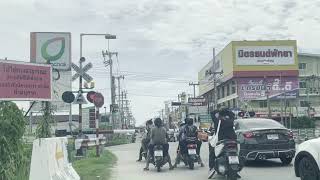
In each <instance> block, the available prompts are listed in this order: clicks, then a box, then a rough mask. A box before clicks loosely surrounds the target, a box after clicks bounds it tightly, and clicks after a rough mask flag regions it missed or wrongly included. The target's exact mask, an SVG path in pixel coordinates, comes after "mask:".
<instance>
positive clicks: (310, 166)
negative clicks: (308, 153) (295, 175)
mask: <svg viewBox="0 0 320 180" xmlns="http://www.w3.org/2000/svg"><path fill="white" fill-rule="evenodd" d="M298 170H299V175H300V178H301V180H319V177H320V175H319V169H318V168H317V164H315V162H314V160H313V159H311V158H308V157H304V158H302V159H301V160H300V162H299V164H298Z"/></svg>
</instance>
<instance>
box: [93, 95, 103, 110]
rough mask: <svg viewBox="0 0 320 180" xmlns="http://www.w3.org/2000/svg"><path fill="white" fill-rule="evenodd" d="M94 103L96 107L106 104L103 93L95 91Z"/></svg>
mask: <svg viewBox="0 0 320 180" xmlns="http://www.w3.org/2000/svg"><path fill="white" fill-rule="evenodd" d="M93 103H94V105H95V106H96V107H98V108H101V107H102V106H103V104H104V97H103V95H102V94H101V93H95V95H94V99H93Z"/></svg>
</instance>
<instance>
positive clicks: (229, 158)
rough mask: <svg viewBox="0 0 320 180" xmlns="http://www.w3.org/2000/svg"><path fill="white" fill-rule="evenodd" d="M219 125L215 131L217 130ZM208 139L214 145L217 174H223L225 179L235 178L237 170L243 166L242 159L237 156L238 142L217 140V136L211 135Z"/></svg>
mask: <svg viewBox="0 0 320 180" xmlns="http://www.w3.org/2000/svg"><path fill="white" fill-rule="evenodd" d="M219 124H220V122H219ZM219 126H220V125H219ZM219 126H218V130H217V132H219ZM217 134H218V133H217ZM209 139H210V145H211V146H212V147H214V154H215V161H214V169H215V171H216V172H217V173H218V174H219V175H222V176H225V177H226V179H227V180H237V179H238V172H240V171H241V170H242V168H243V161H242V160H241V159H240V158H239V148H238V142H237V141H236V140H228V139H226V140H221V141H217V137H216V138H214V137H212V136H211V137H209ZM209 178H210V177H209Z"/></svg>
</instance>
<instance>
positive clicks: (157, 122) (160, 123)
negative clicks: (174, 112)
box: [154, 118, 162, 127]
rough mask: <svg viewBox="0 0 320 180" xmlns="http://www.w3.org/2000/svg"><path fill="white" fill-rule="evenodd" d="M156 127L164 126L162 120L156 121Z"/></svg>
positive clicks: (157, 119)
mask: <svg viewBox="0 0 320 180" xmlns="http://www.w3.org/2000/svg"><path fill="white" fill-rule="evenodd" d="M154 125H155V126H157V127H160V126H161V125H162V120H161V119H160V118H156V119H155V120H154Z"/></svg>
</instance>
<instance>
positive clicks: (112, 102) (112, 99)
mask: <svg viewBox="0 0 320 180" xmlns="http://www.w3.org/2000/svg"><path fill="white" fill-rule="evenodd" d="M113 55H116V56H118V52H110V51H109V50H106V51H105V52H104V51H102V56H103V58H104V61H103V63H104V64H105V66H108V65H109V66H110V88H111V108H110V114H111V122H112V126H113V127H114V128H115V127H116V123H117V122H116V118H115V113H114V111H113V108H114V106H115V104H116V101H115V84H114V76H113V75H112V64H113V62H112V56H113ZM106 56H108V57H109V59H108V60H106Z"/></svg>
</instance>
